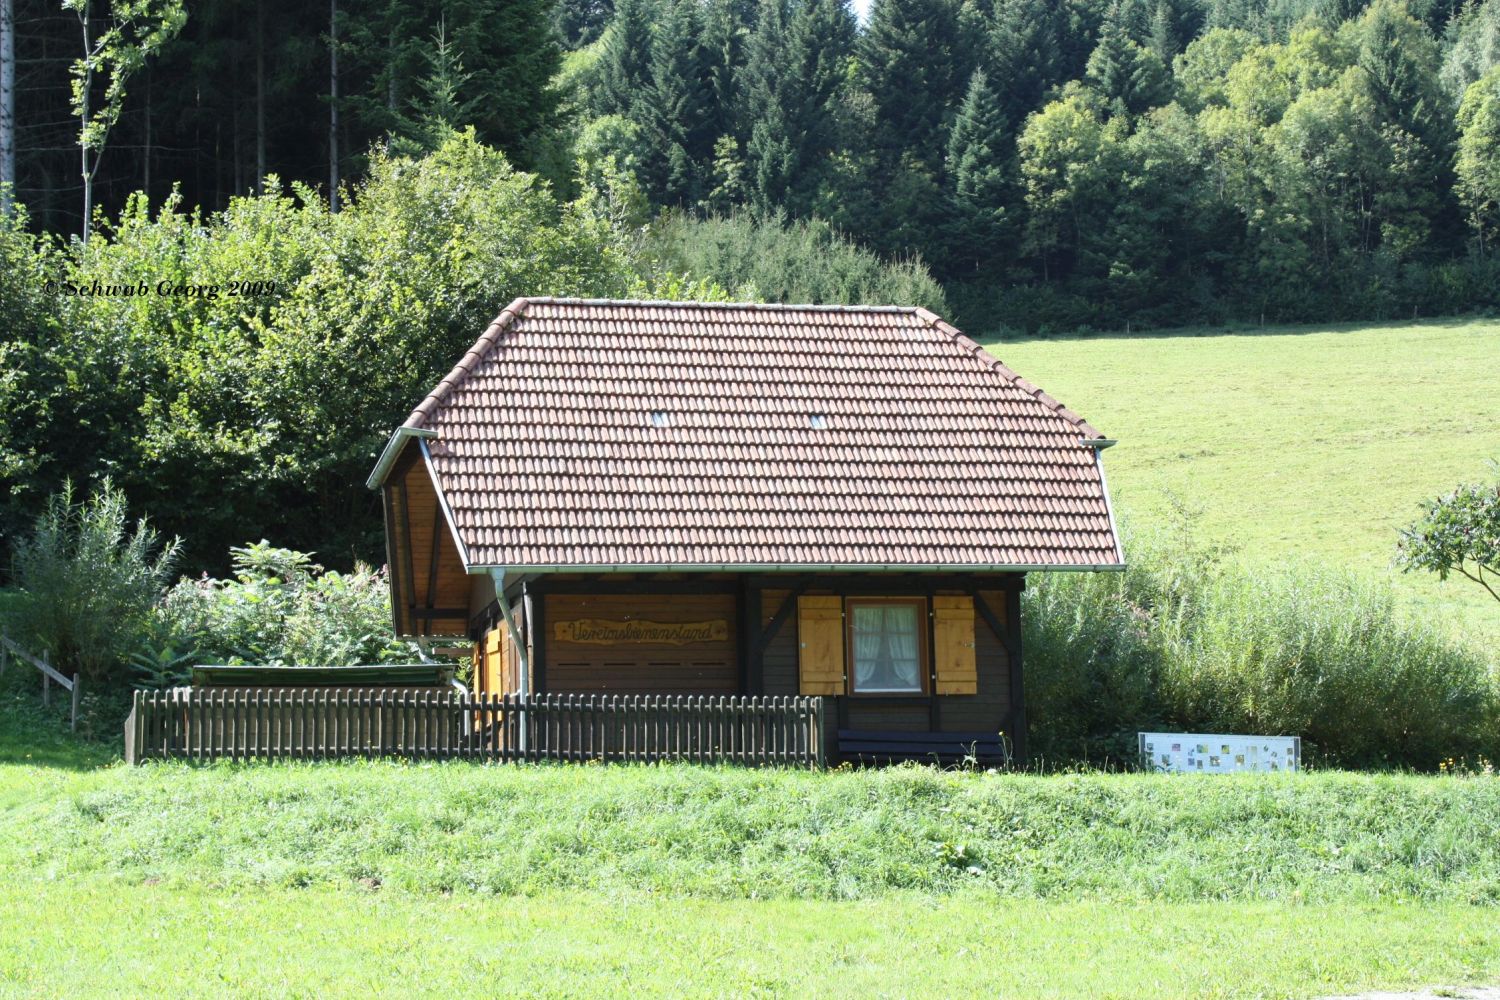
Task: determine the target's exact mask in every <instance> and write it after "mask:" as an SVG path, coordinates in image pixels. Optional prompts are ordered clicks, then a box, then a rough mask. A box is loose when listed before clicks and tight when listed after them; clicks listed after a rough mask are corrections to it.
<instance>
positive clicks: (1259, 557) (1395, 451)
mask: <svg viewBox="0 0 1500 1000" xmlns="http://www.w3.org/2000/svg"><path fill="white" fill-rule="evenodd" d="M987 344H988V346H989V349H990V350H991V351H993V352H994V353H995V354H997V355H998V356H999V357H1000V358H1002V359H1003V360H1004V361H1005V362H1006V363H1007V364H1009V365H1011V366H1012V367H1014V368H1015V369H1016V370H1017V371H1020V372H1021V373H1022V374H1024V375H1025V376H1026V377H1027V378H1029V379H1031V380H1032V381H1034V382H1036V383H1037V384H1038V385H1041V386H1043V387H1045V388H1046V389H1047V391H1048V392H1050V393H1051V394H1052V395H1054V396H1056V397H1057V398H1058V399H1061V400H1062V401H1063V402H1064V403H1066V404H1067V405H1068V406H1070V407H1072V408H1074V409H1075V410H1077V411H1078V412H1080V413H1082V414H1083V415H1084V416H1085V417H1086V418H1088V420H1089V421H1090V422H1091V423H1093V424H1094V426H1095V427H1097V428H1098V429H1099V430H1100V431H1102V432H1103V433H1104V434H1105V435H1107V436H1109V437H1113V438H1117V439H1119V442H1120V443H1119V444H1118V445H1117V446H1115V447H1114V448H1111V449H1110V450H1109V451H1107V452H1106V453H1105V469H1106V472H1107V473H1108V476H1109V481H1110V487H1111V491H1112V493H1113V495H1114V499H1115V503H1116V507H1117V509H1118V510H1119V512H1120V513H1121V515H1122V517H1124V518H1125V519H1126V521H1127V522H1128V523H1129V524H1131V525H1133V526H1137V527H1147V528H1149V527H1150V526H1151V525H1153V524H1157V523H1160V522H1161V521H1162V520H1164V519H1165V518H1167V517H1168V516H1169V512H1170V510H1171V503H1170V500H1169V497H1171V496H1176V497H1179V498H1180V499H1181V500H1182V501H1183V502H1185V503H1186V504H1187V505H1188V506H1189V507H1190V508H1193V509H1196V510H1198V511H1200V512H1201V526H1202V528H1203V530H1204V531H1205V532H1206V533H1208V534H1209V535H1211V536H1212V537H1213V538H1214V539H1215V540H1217V541H1220V542H1225V543H1230V544H1233V545H1235V546H1237V547H1238V548H1239V550H1240V553H1241V555H1242V557H1243V558H1245V559H1247V560H1251V561H1259V562H1267V563H1285V562H1288V561H1296V560H1310V561H1316V562H1322V563H1327V564H1330V565H1335V566H1339V567H1344V568H1347V569H1350V570H1354V571H1357V572H1361V573H1366V574H1370V575H1373V576H1378V577H1384V578H1389V579H1391V580H1392V581H1393V582H1394V585H1395V586H1396V587H1397V588H1398V589H1399V590H1400V591H1401V592H1402V593H1404V594H1405V595H1407V596H1408V597H1409V598H1410V600H1411V602H1412V604H1413V606H1414V607H1416V608H1417V609H1418V611H1419V612H1421V613H1429V614H1437V615H1440V616H1443V617H1444V618H1445V619H1448V620H1451V621H1452V622H1453V623H1454V626H1455V628H1456V629H1458V630H1459V631H1460V632H1461V633H1462V634H1464V635H1465V636H1467V637H1468V639H1469V640H1470V641H1471V642H1472V643H1473V644H1474V645H1475V646H1476V647H1477V648H1480V649H1486V648H1488V649H1491V650H1495V649H1500V604H1496V602H1495V601H1494V600H1493V599H1492V598H1490V597H1489V595H1487V594H1485V593H1484V592H1483V591H1482V590H1481V589H1480V588H1478V587H1477V586H1475V585H1474V584H1472V583H1470V582H1469V581H1467V580H1463V579H1460V578H1453V579H1450V580H1449V581H1448V582H1446V583H1439V582H1438V581H1437V580H1436V578H1434V577H1428V576H1420V575H1404V574H1401V573H1399V572H1395V571H1393V570H1392V569H1391V566H1390V563H1391V556H1392V554H1393V551H1394V547H1395V542H1396V531H1397V529H1398V528H1400V527H1402V526H1404V525H1405V524H1407V523H1409V522H1410V521H1411V520H1413V519H1414V518H1415V517H1416V515H1417V513H1418V507H1417V505H1418V504H1419V503H1420V502H1421V501H1422V500H1424V499H1426V498H1428V497H1430V496H1435V495H1437V494H1439V493H1442V492H1445V491H1447V490H1449V489H1451V488H1452V487H1453V486H1454V485H1456V484H1457V483H1459V482H1461V481H1472V480H1476V479H1480V478H1482V477H1486V476H1490V475H1492V473H1491V471H1490V469H1489V467H1488V466H1487V464H1486V460H1489V459H1495V460H1500V321H1496V320H1479V319H1476V320H1439V321H1430V322H1416V323H1404V324H1399V325H1392V326H1347V327H1344V326H1335V327H1307V328H1288V327H1278V328H1273V329H1270V330H1267V331H1264V332H1225V331H1217V330H1207V329H1206V330H1185V331H1167V332H1163V333H1155V334H1142V335H1136V336H1108V335H1096V336H1087V337H1047V338H1021V339H1006V340H1003V341H995V340H994V339H993V338H991V339H990V340H989V341H987Z"/></svg>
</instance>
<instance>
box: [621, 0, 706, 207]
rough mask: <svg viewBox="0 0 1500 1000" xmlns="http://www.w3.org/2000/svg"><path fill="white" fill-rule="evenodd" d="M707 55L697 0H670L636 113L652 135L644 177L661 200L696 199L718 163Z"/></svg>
mask: <svg viewBox="0 0 1500 1000" xmlns="http://www.w3.org/2000/svg"><path fill="white" fill-rule="evenodd" d="M708 69H709V66H708V60H707V58H705V54H704V51H703V46H702V36H701V22H700V12H699V8H698V5H697V2H696V0H669V2H668V3H667V6H666V8H665V10H663V12H662V16H661V18H660V20H659V22H658V24H657V27H656V31H655V34H654V35H653V37H652V40H651V76H650V82H649V83H648V84H647V85H646V87H645V89H644V92H643V93H642V94H641V96H640V97H639V98H638V99H637V101H636V105H635V107H634V108H633V109H632V113H631V117H632V118H634V119H635V120H636V121H638V122H639V123H640V124H641V126H642V128H643V130H644V133H645V135H646V137H647V141H648V152H647V156H646V162H645V164H644V175H643V176H642V178H641V180H642V183H643V184H644V186H645V188H646V192H647V194H649V195H650V196H651V199H652V201H654V202H655V203H656V204H658V205H692V204H694V203H695V202H696V201H697V200H698V199H699V197H700V196H701V195H702V193H703V190H702V184H703V182H704V181H705V180H706V179H707V178H708V176H709V174H710V172H711V170H712V164H713V147H714V140H715V139H717V138H718V136H716V135H714V134H713V119H712V110H713V109H712V106H711V95H710V89H709V72H708Z"/></svg>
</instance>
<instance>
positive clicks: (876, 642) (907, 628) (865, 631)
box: [849, 600, 923, 694]
mask: <svg viewBox="0 0 1500 1000" xmlns="http://www.w3.org/2000/svg"><path fill="white" fill-rule="evenodd" d="M849 657H850V659H851V661H852V664H851V665H852V667H853V669H852V670H851V671H850V678H851V680H852V682H853V683H852V685H851V687H852V689H853V691H854V692H855V693H857V694H898V693H900V694H911V693H916V694H920V693H921V692H922V690H923V684H922V660H923V656H922V602H921V601H919V600H900V601H894V600H864V601H861V600H851V601H849Z"/></svg>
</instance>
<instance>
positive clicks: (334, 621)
mask: <svg viewBox="0 0 1500 1000" xmlns="http://www.w3.org/2000/svg"><path fill="white" fill-rule="evenodd" d="M230 554H231V557H232V559H233V562H234V571H235V575H234V577H233V578H232V579H227V580H217V579H214V578H212V577H209V576H204V577H201V578H199V579H196V580H192V579H183V580H181V581H179V582H178V583H177V585H176V586H175V587H173V588H172V589H171V590H170V591H169V592H168V593H167V595H166V597H165V599H164V600H163V601H162V603H161V607H160V608H159V609H158V612H157V643H158V646H159V648H161V649H168V650H172V651H174V652H183V651H191V653H192V654H193V656H192V659H193V661H194V662H196V663H255V664H266V665H276V666H350V665H354V664H361V663H409V662H412V661H413V660H415V659H416V658H417V653H416V650H415V648H414V647H413V646H412V645H411V644H410V643H406V642H400V641H397V640H396V639H395V638H394V637H393V636H392V633H391V602H390V587H389V584H388V582H387V579H386V574H385V571H384V570H383V569H382V570H376V569H371V568H370V567H369V566H366V565H364V564H357V565H356V566H355V568H354V571H353V572H351V573H338V572H335V571H333V570H324V568H323V567H322V566H319V565H318V564H317V563H315V562H313V559H312V556H310V555H309V554H307V553H305V552H296V551H293V550H291V549H283V548H277V547H275V546H273V545H271V544H270V543H268V542H265V541H261V542H256V543H253V544H251V545H246V546H243V547H240V548H235V549H232V550H231V551H230Z"/></svg>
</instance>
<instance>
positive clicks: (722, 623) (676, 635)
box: [553, 618, 729, 646]
mask: <svg viewBox="0 0 1500 1000" xmlns="http://www.w3.org/2000/svg"><path fill="white" fill-rule="evenodd" d="M553 636H554V637H555V638H557V639H558V640H560V641H562V642H586V643H596V644H598V645H605V646H610V645H614V644H616V643H629V642H650V643H663V644H666V645H671V646H685V645H687V644H688V643H693V642H724V641H725V640H726V639H728V638H729V621H728V619H725V618H715V619H712V620H710V621H703V622H651V621H639V620H628V621H605V620H604V619H601V618H575V619H573V620H571V621H562V622H557V623H556V624H555V625H554V626H553Z"/></svg>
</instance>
